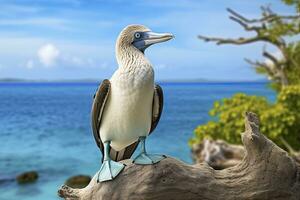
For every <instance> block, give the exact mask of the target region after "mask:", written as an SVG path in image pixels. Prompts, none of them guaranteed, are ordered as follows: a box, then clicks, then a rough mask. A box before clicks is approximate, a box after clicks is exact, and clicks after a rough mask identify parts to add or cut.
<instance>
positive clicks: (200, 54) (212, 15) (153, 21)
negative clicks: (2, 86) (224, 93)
mask: <svg viewBox="0 0 300 200" xmlns="http://www.w3.org/2000/svg"><path fill="white" fill-rule="evenodd" d="M270 3H271V4H272V8H273V9H274V10H275V11H278V12H280V13H283V14H287V13H293V9H292V8H290V7H287V6H285V5H283V4H282V3H281V1H280V0H251V1H245V0H226V1H225V0H223V1H221V0H213V1H212V0H185V1H184V0H164V1H158V0H157V1H156V0H145V1H139V0H136V1H123V0H111V1H104V0H103V1H102V0H91V1H84V0H51V1H50V0H40V1H29V0H28V1H25V0H22V1H21V0H19V1H13V0H0V5H1V9H0V78H6V77H13V78H26V79H50V80H55V79H83V78H92V79H102V78H109V77H110V76H111V75H112V74H113V72H114V70H116V68H117V63H116V60H115V53H114V47H115V40H116V38H117V36H118V34H119V32H120V31H121V30H122V28H123V27H125V26H126V25H128V24H133V23H138V24H144V25H146V26H148V27H149V28H150V29H152V30H153V31H155V32H171V33H173V34H174V35H175V37H176V38H175V39H173V40H171V41H169V42H166V43H162V44H158V45H154V46H151V47H150V48H149V49H147V50H146V55H147V57H148V58H149V59H150V61H151V62H152V63H153V65H154V69H155V72H156V79H157V80H170V79H208V80H235V81H240V80H257V79H261V78H262V77H261V76H259V75H256V74H255V72H254V70H253V69H252V67H251V66H249V65H248V64H247V63H245V62H244V58H245V57H247V58H252V59H260V58H261V48H262V46H263V45H262V44H255V45H246V46H233V45H228V46H216V45H215V44H213V43H204V42H202V41H200V40H198V39H197V35H198V34H203V35H213V36H222V37H230V36H233V37H234V36H247V35H249V33H245V32H244V31H243V30H242V28H241V27H240V26H238V25H237V24H235V23H234V22H232V21H230V20H229V19H228V13H227V12H226V8H227V7H230V8H233V9H235V10H237V11H239V12H240V13H243V14H244V15H245V16H248V17H250V18H251V17H255V16H258V15H259V14H260V11H259V7H260V5H266V4H270ZM269 48H270V49H271V47H269ZM271 50H272V49H271ZM273 51H274V52H275V51H276V50H275V49H274V50H273Z"/></svg>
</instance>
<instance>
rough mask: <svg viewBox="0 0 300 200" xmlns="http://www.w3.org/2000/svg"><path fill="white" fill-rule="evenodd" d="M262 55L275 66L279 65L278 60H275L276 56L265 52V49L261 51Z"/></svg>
mask: <svg viewBox="0 0 300 200" xmlns="http://www.w3.org/2000/svg"><path fill="white" fill-rule="evenodd" d="M263 56H264V57H266V58H268V59H269V60H271V61H272V62H273V64H274V65H275V66H278V67H279V65H280V63H279V62H280V61H279V60H277V58H276V57H275V56H273V55H272V54H270V53H269V52H267V51H265V50H264V51H263Z"/></svg>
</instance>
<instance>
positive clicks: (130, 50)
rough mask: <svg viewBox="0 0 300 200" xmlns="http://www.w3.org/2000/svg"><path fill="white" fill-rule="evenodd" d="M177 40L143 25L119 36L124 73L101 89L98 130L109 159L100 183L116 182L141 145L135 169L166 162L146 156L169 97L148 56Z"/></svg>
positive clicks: (94, 117) (118, 55) (97, 97)
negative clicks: (159, 45) (147, 144)
mask: <svg viewBox="0 0 300 200" xmlns="http://www.w3.org/2000/svg"><path fill="white" fill-rule="evenodd" d="M172 38H173V35H172V34H170V33H154V32H152V31H151V30H150V29H148V28H147V27H145V26H142V25H129V26H127V27H125V28H124V29H123V30H122V31H121V33H120V34H119V36H118V39H117V42H116V58H117V62H118V65H119V68H118V69H117V70H116V71H115V73H114V74H113V76H112V77H111V78H110V79H109V80H107V79H105V80H104V81H103V82H102V83H101V85H100V86H99V88H98V90H97V92H96V94H95V97H94V102H93V108H92V127H93V133H94V137H95V140H96V143H97V145H98V146H99V148H100V149H101V152H102V154H103V162H102V166H101V168H100V171H99V173H98V181H100V182H103V181H108V180H112V179H113V178H115V177H116V176H117V175H118V174H119V173H120V172H121V171H122V169H123V168H124V165H123V164H122V163H119V162H118V161H120V160H123V159H128V158H130V157H131V155H132V154H133V152H134V151H135V149H136V147H137V145H138V144H139V142H140V143H141V152H140V154H138V156H137V157H136V158H135V159H134V160H133V162H134V163H135V164H142V165H147V164H154V163H157V162H159V161H160V160H162V159H163V158H164V156H161V155H151V154H148V153H147V152H146V148H145V139H146V137H147V136H148V135H149V134H150V133H151V132H152V131H153V130H154V129H155V127H156V125H157V123H158V121H159V119H160V116H161V112H162V108H163V92H162V89H161V87H160V86H159V85H155V83H154V70H153V68H152V65H151V63H150V61H149V60H148V59H147V58H146V57H145V54H144V51H145V49H146V48H147V47H149V46H151V45H152V44H155V43H160V42H164V41H167V40H170V39H172Z"/></svg>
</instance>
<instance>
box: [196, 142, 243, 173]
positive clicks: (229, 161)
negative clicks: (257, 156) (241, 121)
mask: <svg viewBox="0 0 300 200" xmlns="http://www.w3.org/2000/svg"><path fill="white" fill-rule="evenodd" d="M244 156H245V148H244V147H243V146H242V145H233V144H228V143H227V142H225V141H223V140H210V139H204V140H203V141H202V142H201V143H199V144H194V145H193V146H192V158H193V161H194V162H195V163H202V162H206V163H207V164H208V165H209V166H211V167H212V168H214V169H219V170H220V169H225V168H228V167H232V166H235V165H237V164H238V163H240V162H241V161H242V160H243V158H244Z"/></svg>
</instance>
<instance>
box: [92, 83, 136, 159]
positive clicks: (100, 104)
mask: <svg viewBox="0 0 300 200" xmlns="http://www.w3.org/2000/svg"><path fill="white" fill-rule="evenodd" d="M110 89H111V88H110V82H109V80H107V79H105V80H103V81H102V83H101V84H100V86H99V87H98V90H97V91H96V93H95V95H94V101H93V106H92V113H91V114H92V129H93V134H94V138H95V141H96V143H97V146H98V147H99V148H100V150H101V152H102V155H103V154H104V153H103V152H104V147H103V143H102V141H101V138H100V125H101V119H102V114H103V111H104V107H105V103H106V100H107V98H108V95H109V92H110ZM138 143H139V141H136V142H135V143H133V144H131V145H129V146H127V147H126V148H124V149H123V150H121V151H116V150H114V149H113V148H111V149H110V157H111V159H112V160H114V161H120V160H124V159H128V158H130V157H131V155H132V154H133V152H134V151H135V149H136V147H137V146H138ZM102 161H103V156H102Z"/></svg>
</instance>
